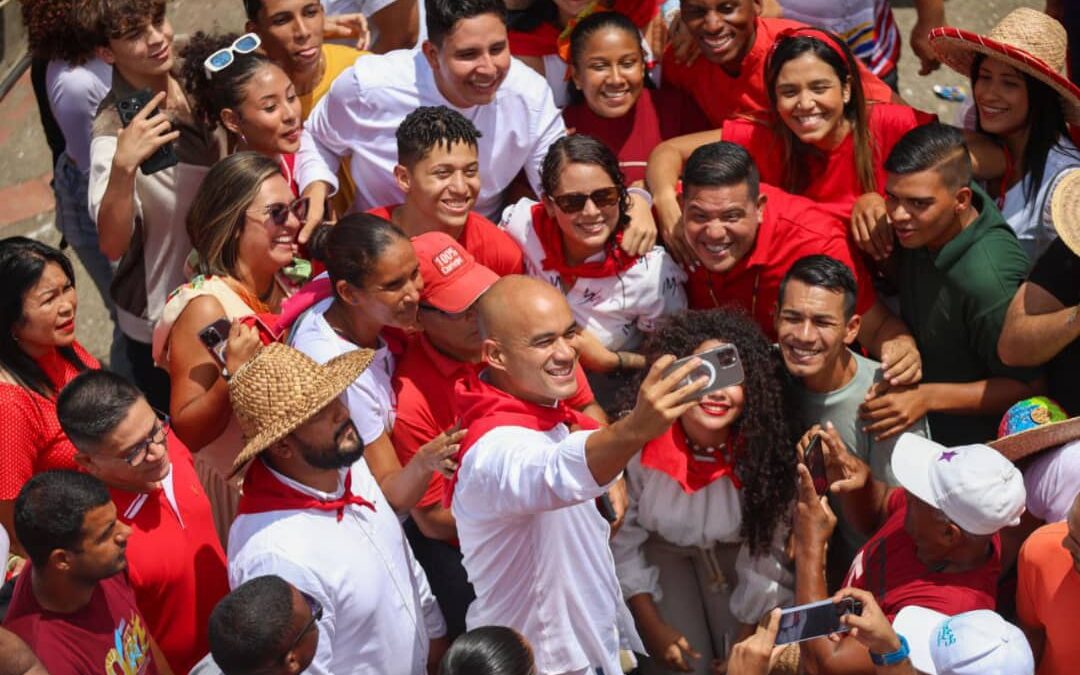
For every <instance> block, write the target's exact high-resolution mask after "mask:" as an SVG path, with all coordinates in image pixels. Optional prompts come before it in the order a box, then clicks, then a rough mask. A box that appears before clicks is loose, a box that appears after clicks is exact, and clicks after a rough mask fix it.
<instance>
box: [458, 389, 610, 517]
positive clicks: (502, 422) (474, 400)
mask: <svg viewBox="0 0 1080 675" xmlns="http://www.w3.org/2000/svg"><path fill="white" fill-rule="evenodd" d="M454 404H455V407H456V409H457V413H458V418H459V419H460V420H461V428H462V429H468V431H467V432H466V433H465V439H464V440H463V441H462V442H461V449H460V450H459V451H458V455H457V462H458V466H459V467H460V466H461V461H462V460H463V459H464V458H465V453H466V452H468V451H469V448H471V447H472V446H473V444H474V443H476V441H478V440H480V437H481V436H483V435H484V434H486V433H487V432H489V431H491V430H492V429H494V428H495V427H508V426H513V427H525V428H526V429H535V430H536V431H548V430H550V429H553V428H554V427H556V426H558V425H560V424H565V425H566V426H568V427H571V428H572V427H575V426H577V427H581V428H583V429H599V428H600V425H599V424H598V423H597V422H596V420H594V419H593V418H591V417H588V416H587V415H585V414H583V413H580V412H578V411H577V410H574V409H573V408H571V407H570V406H568V405H566V403H564V402H563V401H559V402H558V403H557V404H556V405H555V406H553V407H548V406H543V405H539V404H537V403H530V402H528V401H522V400H521V399H519V398H516V397H514V396H511V395H510V394H508V393H506V392H505V391H503V390H502V389H499V388H498V387H493V386H491V385H490V384H488V383H487V382H484V381H483V380H481V379H480V377H479V373H478V372H477V371H475V370H474V371H471V372H469V374H468V375H467V376H465V377H464V378H462V379H461V380H459V381H458V383H457V384H456V385H454ZM459 470H460V469H459ZM455 487H457V473H456V472H455V473H454V475H453V477H452V478H451V479H450V485H449V486H448V487H447V489H446V491H445V492H444V493H443V506H445V507H446V508H450V503H451V502H452V501H453V499H454V488H455Z"/></svg>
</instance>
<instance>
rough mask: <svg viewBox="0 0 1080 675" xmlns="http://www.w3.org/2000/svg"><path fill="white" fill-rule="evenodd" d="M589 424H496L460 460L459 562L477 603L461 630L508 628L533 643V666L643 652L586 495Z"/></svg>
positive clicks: (592, 486)
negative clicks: (579, 427)
mask: <svg viewBox="0 0 1080 675" xmlns="http://www.w3.org/2000/svg"><path fill="white" fill-rule="evenodd" d="M590 433H591V432H588V431H576V432H574V433H571V432H570V430H569V429H568V428H567V427H566V425H565V424H558V425H556V426H554V427H552V428H551V429H549V430H547V431H537V430H535V429H527V428H525V427H521V426H500V427H496V428H494V429H492V430H491V431H488V432H487V433H485V434H484V435H483V436H481V437H480V438H479V439H478V440H477V441H476V442H475V444H474V445H472V447H471V448H469V450H468V452H467V453H466V454H465V455H464V458H463V459H462V463H461V468H460V469H459V470H458V474H457V484H456V487H455V489H454V493H453V494H454V499H453V506H452V509H453V513H454V517H455V518H456V519H457V531H458V539H459V540H460V542H461V552H462V554H463V555H464V560H463V563H464V565H465V570H466V572H468V575H469V581H470V582H472V584H473V586H474V587H475V589H476V600H474V601H473V603H472V605H470V606H469V612H468V615H467V617H466V624H467V626H468V628H469V629H472V628H476V627H478V626H486V625H501V626H510V627H512V628H515V629H516V630H518V631H519V632H520V633H522V634H523V635H524V636H525V637H526V638H527V639H528V640H529V642H530V643H531V644H532V648H533V654H534V656H535V657H536V667H537V672H538V673H541V674H547V673H569V672H589V673H593V672H595V670H594V669H595V668H603V671H604V673H621V672H622V668H621V667H620V665H619V649H620V647H623V648H630V649H634V650H635V651H638V652H641V653H644V651H645V650H644V647H643V646H642V644H641V641H640V638H638V635H637V631H636V630H635V629H634V622H633V618H632V617H631V616H630V613H629V611H628V610H627V608H626V605H625V603H624V602H623V600H622V593H621V592H620V590H619V582H618V580H617V579H616V577H615V563H614V559H613V558H612V555H611V548H610V546H609V545H608V537H609V535H610V534H611V528H610V526H609V525H608V523H607V521H605V520H604V518H603V517H602V516H601V515H600V512H599V511H598V510H597V508H596V504H595V503H594V501H593V500H594V499H596V498H597V497H599V496H600V495H602V494H604V492H605V491H606V490H607V488H608V485H598V484H597V482H596V480H595V479H594V478H593V475H592V472H591V471H590V470H589V465H588V463H587V462H586V459H585V441H586V439H588V437H589V434H590Z"/></svg>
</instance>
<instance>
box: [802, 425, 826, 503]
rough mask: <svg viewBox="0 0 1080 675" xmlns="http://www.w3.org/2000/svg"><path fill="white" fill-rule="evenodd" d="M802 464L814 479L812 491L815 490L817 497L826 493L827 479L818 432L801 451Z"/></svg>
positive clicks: (823, 453) (823, 454)
mask: <svg viewBox="0 0 1080 675" xmlns="http://www.w3.org/2000/svg"><path fill="white" fill-rule="evenodd" d="M803 464H805V465H806V468H807V469H809V470H810V478H812V479H813V480H814V492H817V494H818V496H819V497H821V496H823V495H826V494H828V492H829V479H828V476H827V475H826V473H825V451H824V449H823V448H822V440H821V434H820V433H818V434H815V435H814V438H813V440H811V441H810V445H808V446H807V447H806V450H805V451H803Z"/></svg>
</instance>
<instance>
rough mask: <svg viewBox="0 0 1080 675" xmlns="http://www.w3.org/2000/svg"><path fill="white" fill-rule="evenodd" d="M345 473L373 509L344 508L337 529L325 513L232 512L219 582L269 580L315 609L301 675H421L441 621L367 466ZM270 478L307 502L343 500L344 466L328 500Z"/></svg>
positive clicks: (424, 579) (324, 495) (235, 583)
mask: <svg viewBox="0 0 1080 675" xmlns="http://www.w3.org/2000/svg"><path fill="white" fill-rule="evenodd" d="M256 461H261V460H256ZM268 468H269V467H268ZM351 470H352V490H353V493H354V494H357V495H360V496H362V497H364V498H365V499H367V500H369V501H371V502H373V503H374V505H375V510H374V511H372V510H371V509H368V508H366V507H364V506H359V505H356V504H349V505H348V506H346V507H345V511H344V517H343V519H342V520H341V522H338V519H337V513H336V512H335V511H332V510H331V511H317V510H314V509H309V510H295V509H292V510H288V509H286V510H280V511H269V512H265V513H249V514H241V515H239V516H237V518H236V521H235V522H234V523H233V526H232V529H231V530H230V531H229V583H230V585H231V586H232V587H233V588H236V587H237V586H239V585H240V584H242V583H244V582H245V581H247V580H249V579H252V578H254V577H257V576H261V575H264V574H276V575H278V576H280V577H282V578H283V579H285V580H286V581H288V582H289V583H291V584H292V585H293V586H295V587H296V588H297V589H299V590H301V591H303V592H305V593H307V594H309V595H311V596H313V597H314V598H316V599H317V600H318V601H319V602H320V603H322V606H323V618H322V621H320V622H319V647H318V651H317V652H316V653H315V660H314V661H313V662H312V664H311V666H309V667H308V669H307V670H306V671H304V672H307V673H313V674H314V675H349V674H350V673H353V674H355V675H370V674H371V673H379V675H425V674H426V673H427V656H428V646H429V642H430V639H431V638H435V637H441V636H443V635H445V634H446V624H445V623H444V622H443V617H442V613H441V612H440V611H439V607H438V605H437V604H436V602H435V597H434V596H433V595H432V594H431V590H430V588H429V586H428V582H427V577H425V576H424V571H423V570H422V569H421V568H420V566H419V565H418V564H417V562H416V560H415V559H414V558H413V555H412V551H411V550H410V549H409V546H408V544H407V543H406V541H405V537H404V535H403V534H402V532H401V526H400V525H399V524H398V521H397V517H396V516H395V515H394V511H393V509H392V508H390V505H389V504H388V503H387V501H386V498H385V497H383V494H382V492H381V491H380V490H379V486H378V485H377V484H376V482H375V478H374V477H373V476H372V475H371V471H370V470H368V467H367V463H366V462H364V460H363V459H361V460H359V461H357V462H356V463H355V464H353V465H352V469H351ZM270 471H271V473H272V474H273V476H274V477H275V478H276V479H278V480H280V481H281V482H283V483H285V484H286V485H288V486H289V487H291V488H293V489H295V490H298V491H300V492H302V493H304V494H305V495H310V496H312V497H315V498H316V499H322V500H329V499H334V498H339V497H341V495H342V494H343V493H344V477H345V474H346V470H345V469H342V470H341V480H340V481H339V483H338V489H337V490H336V491H335V492H334V493H332V494H330V493H325V492H320V491H318V490H315V489H313V488H311V487H308V486H306V485H303V484H301V483H298V482H296V481H294V480H291V479H290V478H288V477H286V476H283V475H281V474H280V473H277V472H275V471H273V469H270Z"/></svg>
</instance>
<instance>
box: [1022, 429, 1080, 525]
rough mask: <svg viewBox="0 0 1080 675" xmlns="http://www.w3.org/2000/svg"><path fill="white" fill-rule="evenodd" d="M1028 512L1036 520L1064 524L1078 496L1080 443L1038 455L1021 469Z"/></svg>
mask: <svg viewBox="0 0 1080 675" xmlns="http://www.w3.org/2000/svg"><path fill="white" fill-rule="evenodd" d="M1024 488H1026V489H1027V510H1028V511H1031V515H1033V516H1035V517H1036V518H1038V519H1039V520H1043V521H1046V522H1048V523H1056V522H1058V521H1059V520H1065V518H1066V516H1067V515H1068V513H1069V509H1070V508H1072V503H1073V500H1074V499H1076V493H1077V492H1080V440H1077V441H1070V442H1068V443H1066V444H1065V445H1062V446H1061V447H1058V448H1054V449H1053V450H1047V451H1045V452H1042V453H1039V454H1038V455H1036V456H1035V459H1033V460H1032V461H1031V464H1029V465H1028V466H1027V467H1026V468H1025V469H1024Z"/></svg>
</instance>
